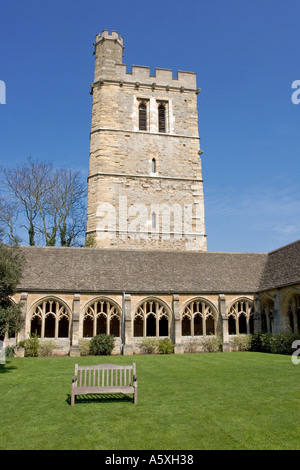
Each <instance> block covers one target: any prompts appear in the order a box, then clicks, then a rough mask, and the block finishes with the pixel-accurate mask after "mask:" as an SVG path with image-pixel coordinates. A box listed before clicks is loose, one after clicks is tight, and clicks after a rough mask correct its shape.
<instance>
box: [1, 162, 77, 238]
mask: <svg viewBox="0 0 300 470" xmlns="http://www.w3.org/2000/svg"><path fill="white" fill-rule="evenodd" d="M2 174H3V183H2V184H3V187H4V191H5V193H6V197H5V198H2V199H1V200H0V223H1V225H2V227H3V229H4V231H5V233H6V235H7V237H8V238H9V240H12V241H14V242H16V241H19V235H18V230H17V229H16V228H18V227H19V228H21V227H23V228H25V229H26V231H27V234H28V243H29V245H36V244H45V245H48V246H54V245H56V244H57V243H59V241H60V244H61V246H71V245H73V244H76V243H78V238H79V236H80V235H81V234H83V233H84V231H85V224H84V221H85V210H86V209H85V201H86V186H85V184H84V183H83V182H82V180H81V175H80V173H79V172H74V171H72V170H66V169H56V170H55V169H53V166H52V164H50V163H44V162H39V161H37V160H33V159H32V158H31V157H29V158H28V159H27V161H26V162H25V163H23V164H21V165H19V166H17V167H16V168H12V169H3V170H2Z"/></svg>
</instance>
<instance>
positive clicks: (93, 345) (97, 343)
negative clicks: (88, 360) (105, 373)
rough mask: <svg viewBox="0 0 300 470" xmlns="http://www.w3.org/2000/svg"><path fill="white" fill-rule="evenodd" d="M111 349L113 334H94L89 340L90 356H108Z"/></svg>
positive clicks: (112, 346)
mask: <svg viewBox="0 0 300 470" xmlns="http://www.w3.org/2000/svg"><path fill="white" fill-rule="evenodd" d="M113 349H114V336H113V335H104V334H101V335H96V336H94V337H93V338H92V339H91V341H90V354H91V355H92V356H110V355H111V353H112V350H113Z"/></svg>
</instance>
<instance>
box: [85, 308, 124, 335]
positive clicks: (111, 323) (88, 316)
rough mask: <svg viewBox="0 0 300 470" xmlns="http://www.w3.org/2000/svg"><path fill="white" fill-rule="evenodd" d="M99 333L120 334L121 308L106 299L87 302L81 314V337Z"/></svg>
mask: <svg viewBox="0 0 300 470" xmlns="http://www.w3.org/2000/svg"><path fill="white" fill-rule="evenodd" d="M99 334H106V335H110V334H112V335H114V336H116V337H120V336H121V309H120V308H119V306H117V305H116V304H114V303H113V302H111V301H109V300H106V299H100V300H96V301H95V302H93V303H91V304H89V305H88V307H87V308H86V310H85V312H84V315H83V337H84V338H91V337H92V336H95V335H99Z"/></svg>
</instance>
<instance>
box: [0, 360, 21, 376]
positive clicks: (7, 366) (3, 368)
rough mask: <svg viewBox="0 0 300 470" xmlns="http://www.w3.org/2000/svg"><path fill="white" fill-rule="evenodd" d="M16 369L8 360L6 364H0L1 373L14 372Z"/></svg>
mask: <svg viewBox="0 0 300 470" xmlns="http://www.w3.org/2000/svg"><path fill="white" fill-rule="evenodd" d="M16 369H17V368H16V366H12V365H10V364H9V361H6V363H5V364H0V374H6V373H7V372H12V371H13V370H16Z"/></svg>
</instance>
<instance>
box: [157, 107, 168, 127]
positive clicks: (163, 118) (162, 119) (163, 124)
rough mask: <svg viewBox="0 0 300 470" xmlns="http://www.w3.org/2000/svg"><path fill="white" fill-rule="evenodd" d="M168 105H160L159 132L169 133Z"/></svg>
mask: <svg viewBox="0 0 300 470" xmlns="http://www.w3.org/2000/svg"><path fill="white" fill-rule="evenodd" d="M166 124H167V123H166V103H159V104H158V132H167V126H166Z"/></svg>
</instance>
